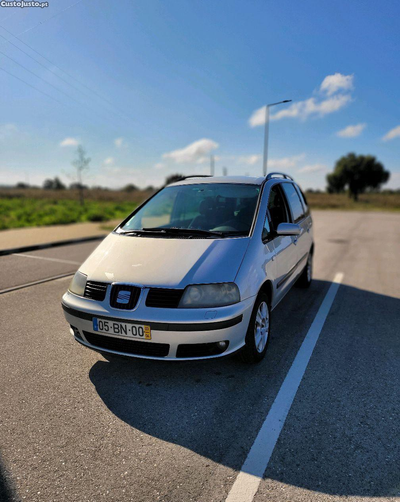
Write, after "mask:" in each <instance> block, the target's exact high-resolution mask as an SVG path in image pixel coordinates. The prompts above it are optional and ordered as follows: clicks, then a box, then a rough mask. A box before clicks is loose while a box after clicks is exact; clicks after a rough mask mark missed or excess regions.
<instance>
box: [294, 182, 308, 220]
mask: <svg viewBox="0 0 400 502" xmlns="http://www.w3.org/2000/svg"><path fill="white" fill-rule="evenodd" d="M295 187H296V190H297V193H298V194H299V197H300V200H301V202H302V203H303V208H304V212H305V214H306V215H308V214H310V209H309V208H308V204H307V199H306V196H305V195H304V193H303V190H302V189H301V188H300V187H299V185H295Z"/></svg>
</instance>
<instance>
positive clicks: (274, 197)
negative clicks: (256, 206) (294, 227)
mask: <svg viewBox="0 0 400 502" xmlns="http://www.w3.org/2000/svg"><path fill="white" fill-rule="evenodd" d="M268 211H269V214H270V217H271V227H272V230H276V229H277V228H278V225H279V223H287V222H288V221H289V219H288V215H287V211H286V204H285V200H284V198H283V195H282V193H281V191H280V189H279V185H274V186H273V187H272V188H271V192H270V194H269V199H268Z"/></svg>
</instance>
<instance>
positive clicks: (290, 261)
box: [265, 183, 298, 304]
mask: <svg viewBox="0 0 400 502" xmlns="http://www.w3.org/2000/svg"><path fill="white" fill-rule="evenodd" d="M280 185H281V184H280V183H277V184H276V185H273V186H272V187H271V190H270V194H269V198H268V218H267V219H266V224H269V227H270V228H269V229H268V230H270V232H269V235H270V236H271V241H272V244H273V246H274V250H275V261H276V264H275V271H276V277H275V281H274V304H276V303H278V302H279V301H280V299H281V298H282V297H283V296H284V295H285V293H286V292H287V290H288V289H289V288H290V285H291V281H290V277H291V274H292V273H293V271H294V270H295V267H296V264H297V262H298V253H297V248H296V245H295V243H294V237H293V236H289V235H276V234H275V231H276V229H277V228H278V225H279V223H291V213H290V210H289V206H288V204H287V201H286V198H285V195H284V193H283V191H282V189H281V188H280ZM267 235H268V234H267V229H265V240H266V239H267Z"/></svg>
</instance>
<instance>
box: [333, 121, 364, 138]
mask: <svg viewBox="0 0 400 502" xmlns="http://www.w3.org/2000/svg"><path fill="white" fill-rule="evenodd" d="M366 127H367V124H356V125H349V126H347V127H345V128H344V129H342V130H340V131H338V132H337V133H336V136H339V137H340V138H355V137H356V136H360V134H361V133H362V132H363V130H364V129H365V128H366Z"/></svg>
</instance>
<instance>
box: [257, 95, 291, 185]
mask: <svg viewBox="0 0 400 502" xmlns="http://www.w3.org/2000/svg"><path fill="white" fill-rule="evenodd" d="M291 101H292V100H291V99H285V100H284V101H278V102H277V103H271V104H269V105H266V106H265V129H264V159H263V175H264V176H267V164H268V136H269V109H270V108H271V106H276V105H282V104H283V103H290V102H291Z"/></svg>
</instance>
